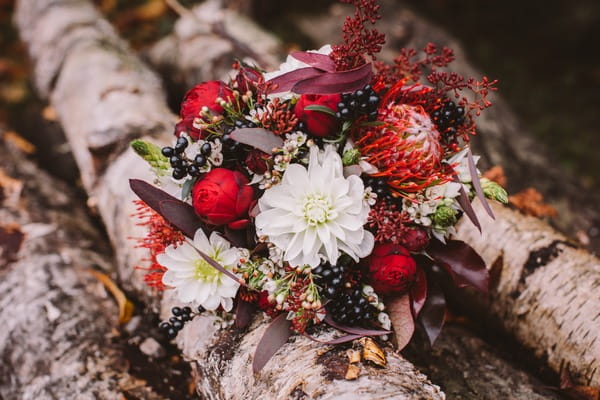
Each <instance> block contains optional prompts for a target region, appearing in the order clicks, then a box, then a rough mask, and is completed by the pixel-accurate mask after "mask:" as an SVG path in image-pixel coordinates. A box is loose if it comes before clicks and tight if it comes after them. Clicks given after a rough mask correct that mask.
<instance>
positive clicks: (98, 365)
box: [0, 132, 159, 400]
mask: <svg viewBox="0 0 600 400" xmlns="http://www.w3.org/2000/svg"><path fill="white" fill-rule="evenodd" d="M0 134H1V132H0ZM0 172H1V174H2V175H3V176H8V177H10V179H14V180H15V181H13V183H14V186H12V185H8V184H7V183H8V179H1V180H0V192H2V193H3V195H0V221H1V223H0V225H2V226H7V225H11V224H16V225H17V226H18V227H19V229H20V230H22V231H23V232H24V233H25V240H24V242H23V245H22V247H21V250H20V252H19V253H18V254H17V259H16V260H15V261H10V262H7V260H6V259H5V257H3V254H2V251H0V320H1V321H2V329H0V359H1V360H2V361H1V362H0V398H2V399H7V400H8V399H23V400H45V399H89V400H93V399H98V398H103V399H117V398H121V397H122V396H123V395H124V394H128V395H130V396H131V397H133V398H144V399H157V398H159V397H158V396H157V395H156V394H155V393H153V392H152V390H151V389H150V388H149V387H147V386H146V383H145V382H143V381H140V380H137V379H135V378H134V377H132V376H131V375H129V373H128V372H127V367H126V365H127V361H126V360H125V358H124V357H123V354H121V352H120V351H119V349H118V348H117V347H116V346H115V345H114V341H115V334H114V333H113V332H114V327H115V326H116V325H117V316H118V310H117V305H116V303H115V302H114V300H113V299H111V298H110V297H109V295H108V294H107V293H106V291H105V290H104V288H103V287H102V284H101V283H100V282H99V281H98V280H97V279H96V278H94V276H93V275H92V274H91V273H90V270H91V269H93V268H96V267H101V268H102V269H103V270H104V271H105V272H106V273H111V272H112V271H113V269H114V264H113V260H112V259H111V257H110V249H109V248H108V246H107V245H103V243H102V240H103V239H102V236H101V235H100V234H99V232H98V231H97V230H96V229H95V228H94V227H93V226H92V224H91V223H90V221H89V218H88V216H87V214H86V212H85V210H84V208H83V207H82V206H80V205H78V204H77V196H76V195H75V194H74V193H73V192H72V191H71V190H69V188H67V187H65V185H64V184H62V183H61V182H58V181H56V180H55V179H53V178H51V177H50V176H48V175H47V174H45V173H44V172H43V171H41V170H39V169H37V168H36V167H35V166H34V165H33V164H32V163H31V162H29V161H27V160H26V159H25V157H24V156H23V155H21V154H19V153H18V151H16V149H9V148H8V146H7V145H6V143H4V142H2V141H1V140H0ZM19 185H21V189H22V190H19ZM5 255H6V254H5Z"/></svg>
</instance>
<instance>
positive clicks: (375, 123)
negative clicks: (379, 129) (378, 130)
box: [360, 121, 385, 128]
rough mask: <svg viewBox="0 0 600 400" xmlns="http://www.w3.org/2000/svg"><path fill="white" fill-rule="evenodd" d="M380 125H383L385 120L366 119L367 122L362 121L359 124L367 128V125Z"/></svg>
mask: <svg viewBox="0 0 600 400" xmlns="http://www.w3.org/2000/svg"><path fill="white" fill-rule="evenodd" d="M381 125H385V122H383V121H368V122H362V123H361V124H360V126H361V127H365V128H369V127H373V126H381Z"/></svg>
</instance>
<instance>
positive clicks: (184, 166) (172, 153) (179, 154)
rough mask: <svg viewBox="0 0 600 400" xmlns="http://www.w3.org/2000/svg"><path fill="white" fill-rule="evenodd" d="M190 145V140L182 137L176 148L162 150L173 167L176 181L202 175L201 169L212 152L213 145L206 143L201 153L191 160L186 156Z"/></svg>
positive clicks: (178, 139)
mask: <svg viewBox="0 0 600 400" xmlns="http://www.w3.org/2000/svg"><path fill="white" fill-rule="evenodd" d="M188 145H189V142H188V140H187V139H186V138H185V137H183V136H181V137H179V138H177V143H175V146H174V147H168V146H167V147H163V148H162V154H163V156H165V157H167V158H168V159H169V162H170V163H171V167H173V178H175V179H183V178H185V177H186V176H188V175H190V176H192V177H194V176H198V175H200V168H202V167H204V166H205V165H206V163H207V162H208V158H209V157H210V154H211V152H212V145H211V144H210V143H209V142H206V143H204V144H203V145H202V147H200V153H199V154H197V155H196V157H194V159H193V160H190V159H189V158H188V157H187V156H186V154H185V149H186V148H187V147H188Z"/></svg>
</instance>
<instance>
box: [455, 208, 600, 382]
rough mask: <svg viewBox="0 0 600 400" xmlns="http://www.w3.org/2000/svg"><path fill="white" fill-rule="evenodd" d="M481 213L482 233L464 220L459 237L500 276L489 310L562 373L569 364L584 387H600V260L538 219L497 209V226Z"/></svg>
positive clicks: (481, 211)
mask: <svg viewBox="0 0 600 400" xmlns="http://www.w3.org/2000/svg"><path fill="white" fill-rule="evenodd" d="M475 210H476V211H477V213H478V215H479V219H480V221H481V225H482V233H479V231H478V230H477V228H475V227H474V226H473V224H471V222H470V221H468V220H463V221H461V222H460V223H459V225H458V227H457V228H458V234H457V238H458V239H461V240H464V241H465V242H467V243H469V244H470V245H471V246H473V248H474V249H475V250H476V251H477V252H478V253H479V254H481V256H482V257H483V259H484V260H485V262H486V264H487V265H488V267H489V268H492V269H494V270H495V271H494V275H496V274H499V278H498V281H497V282H498V283H497V287H496V288H495V289H494V290H493V292H492V294H491V298H490V301H489V305H488V307H489V310H488V311H489V312H491V313H492V314H493V315H494V317H496V319H497V320H499V321H500V323H501V324H502V325H503V326H504V328H505V329H506V330H507V331H508V332H511V333H512V334H513V335H514V336H515V337H516V338H517V339H518V340H519V342H521V343H523V344H524V345H526V346H527V347H530V348H532V349H533V350H534V351H535V353H536V354H537V356H538V357H541V358H542V359H545V360H547V362H548V364H549V365H550V366H551V367H552V368H554V369H555V370H556V371H558V370H560V368H561V365H562V364H563V363H566V364H568V365H569V366H570V370H571V372H573V374H574V376H575V378H576V379H577V380H578V381H579V382H581V383H583V384H591V385H592V386H599V385H600V337H599V330H598V327H599V326H600V296H598V293H599V289H600V260H599V259H598V258H596V257H595V256H593V255H591V254H589V253H588V252H586V251H584V250H580V249H577V248H576V247H574V246H573V245H572V244H571V243H570V242H569V241H568V240H567V238H566V237H565V236H563V235H562V234H560V233H558V232H556V231H555V230H553V229H551V228H550V227H548V225H546V224H545V223H544V222H542V221H540V220H539V219H536V218H533V217H527V216H524V215H522V214H521V213H519V212H517V211H512V210H510V209H508V208H506V207H501V206H498V205H493V210H494V214H495V215H496V220H495V221H494V220H492V219H491V218H489V217H488V216H487V214H485V211H484V210H483V208H482V207H481V205H480V204H479V203H476V204H475Z"/></svg>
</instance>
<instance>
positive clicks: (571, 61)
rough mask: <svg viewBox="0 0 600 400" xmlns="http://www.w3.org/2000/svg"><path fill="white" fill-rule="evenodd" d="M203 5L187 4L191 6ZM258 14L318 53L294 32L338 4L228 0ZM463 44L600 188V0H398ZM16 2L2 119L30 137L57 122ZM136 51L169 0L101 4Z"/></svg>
mask: <svg viewBox="0 0 600 400" xmlns="http://www.w3.org/2000/svg"><path fill="white" fill-rule="evenodd" d="M199 2H200V1H198V0H180V3H181V4H182V5H184V6H186V7H191V6H193V5H194V4H197V3H199ZM229 2H230V3H233V4H234V6H236V7H238V8H241V9H243V10H245V11H246V12H248V13H250V14H252V15H251V17H252V18H254V19H255V20H257V21H259V22H260V23H261V24H262V25H263V26H264V27H265V28H266V29H267V30H271V31H274V32H275V33H276V34H277V35H279V36H280V37H281V38H282V39H283V40H284V41H285V42H286V44H287V45H288V46H290V47H314V46H317V45H320V43H316V44H315V43H311V42H310V40H308V38H306V37H303V36H301V35H299V34H298V32H296V31H294V30H293V29H289V27H290V21H292V20H293V19H294V18H297V17H298V16H299V15H304V16H306V15H316V14H319V13H322V12H324V11H325V10H326V9H327V7H329V6H330V5H331V4H333V3H334V2H335V0H303V1H295V2H287V1H285V2H284V1H280V0H229ZM398 2H399V3H403V4H405V5H407V6H409V7H410V8H412V9H413V10H414V11H416V12H417V13H419V14H421V15H422V16H424V17H425V18H427V19H429V20H430V21H433V22H435V23H437V24H439V25H440V26H442V27H443V28H444V29H446V30H447V31H448V32H450V33H451V34H452V35H453V36H455V37H456V38H457V39H459V40H460V41H461V42H462V43H463V45H464V48H465V49H466V51H467V54H468V57H469V60H470V61H471V62H472V63H473V64H474V65H475V66H477V67H478V68H479V69H480V70H482V71H485V72H486V74H488V75H489V76H490V77H493V78H497V79H499V80H500V85H499V86H500V94H501V95H502V96H504V97H505V98H506V100H507V101H508V102H509V104H510V105H511V106H512V108H513V109H514V110H515V112H516V113H517V115H518V116H519V117H520V119H521V120H522V122H523V123H524V126H525V127H526V129H527V131H529V132H531V133H533V134H534V135H535V136H536V138H538V139H539V140H540V141H541V142H544V143H545V144H546V145H547V146H548V147H549V149H550V151H551V153H552V155H553V157H555V160H556V163H558V164H559V165H561V166H562V167H563V168H565V169H568V170H570V171H572V172H574V173H576V174H577V175H578V176H580V177H581V180H582V182H583V183H584V185H585V186H586V187H587V188H588V189H589V190H594V191H596V190H598V189H599V188H600V152H599V151H598V149H599V148H600V128H599V126H600V118H599V111H600V1H598V0H579V1H577V2H566V1H563V0H546V1H538V0H533V1H515V0H504V1H496V2H489V1H478V0H398ZM13 3H14V1H13V0H0V123H5V124H6V125H8V126H9V127H11V128H12V129H14V130H16V131H17V132H18V133H20V134H22V135H23V136H25V137H27V136H29V135H32V134H34V133H35V131H36V118H32V115H34V114H35V115H41V116H42V118H44V119H46V120H48V119H50V120H51V119H52V114H51V112H48V110H46V113H45V114H44V108H43V105H42V104H40V103H39V102H38V101H37V100H36V98H35V95H34V93H33V90H32V87H31V83H30V82H29V81H28V77H29V74H30V72H29V67H30V66H29V64H28V62H27V57H26V54H25V52H24V49H23V46H22V45H21V44H20V43H19V41H18V37H17V35H16V33H15V31H14V29H13V28H12V26H11V13H12V9H13ZM95 3H96V4H97V6H98V7H99V8H100V9H101V10H102V12H103V13H104V14H105V15H106V16H107V17H108V18H109V19H110V20H111V21H112V22H113V24H114V25H115V27H116V28H117V30H118V31H119V32H120V33H121V34H122V36H123V37H124V38H125V39H127V40H128V41H129V42H130V43H131V45H132V46H133V47H134V48H136V49H138V50H143V49H144V48H146V47H148V46H150V45H151V44H153V43H154V42H155V41H156V40H157V39H159V38H161V37H163V36H164V35H166V34H168V33H169V32H170V31H171V29H172V28H173V24H174V22H175V21H176V19H177V14H176V13H175V12H173V11H172V10H171V9H170V8H169V7H168V6H167V4H166V3H165V0H95Z"/></svg>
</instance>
